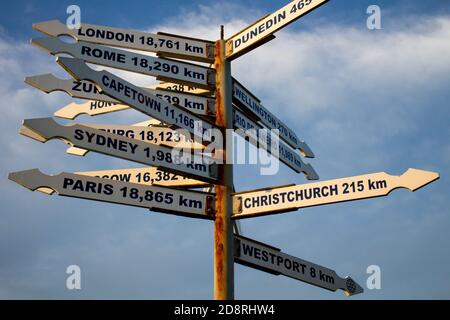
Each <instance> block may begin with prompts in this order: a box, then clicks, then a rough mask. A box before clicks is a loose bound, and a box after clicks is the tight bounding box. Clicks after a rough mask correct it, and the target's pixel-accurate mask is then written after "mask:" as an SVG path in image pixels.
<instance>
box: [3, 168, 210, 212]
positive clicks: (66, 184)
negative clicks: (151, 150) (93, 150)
mask: <svg viewBox="0 0 450 320" xmlns="http://www.w3.org/2000/svg"><path fill="white" fill-rule="evenodd" d="M8 178H9V179H10V180H12V181H14V182H16V183H18V184H20V185H22V186H23V187H25V188H27V189H30V190H32V191H34V190H37V189H42V188H43V190H49V189H52V190H54V191H55V192H57V193H58V194H59V195H60V196H67V197H75V198H82V199H89V200H97V201H103V202H111V203H118V204H125V205H129V206H136V207H143V208H149V209H150V210H153V211H161V212H167V213H173V214H177V215H183V216H189V217H195V218H204V219H213V208H214V196H213V195H212V194H208V193H205V192H198V191H188V190H178V189H171V188H167V187H157V186H144V185H141V184H136V183H128V182H121V181H114V180H110V179H102V178H96V177H88V176H83V175H78V174H72V173H66V172H63V173H60V174H58V175H53V176H51V175H46V174H43V173H42V172H40V171H39V170H38V169H31V170H26V171H19V172H13V173H10V174H9V176H8Z"/></svg>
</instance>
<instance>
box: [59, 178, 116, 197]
mask: <svg viewBox="0 0 450 320" xmlns="http://www.w3.org/2000/svg"><path fill="white" fill-rule="evenodd" d="M63 189H68V190H72V191H81V192H88V193H95V194H104V195H107V196H109V195H112V194H113V192H114V187H113V185H111V184H104V183H97V182H93V181H89V180H88V181H83V180H78V179H77V180H74V179H71V178H64V181H63Z"/></svg>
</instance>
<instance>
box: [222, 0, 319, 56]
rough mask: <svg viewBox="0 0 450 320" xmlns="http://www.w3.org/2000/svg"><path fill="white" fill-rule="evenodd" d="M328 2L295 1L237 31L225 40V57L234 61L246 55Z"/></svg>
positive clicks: (317, 0)
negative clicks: (279, 31) (276, 33)
mask: <svg viewBox="0 0 450 320" xmlns="http://www.w3.org/2000/svg"><path fill="white" fill-rule="evenodd" d="M327 1H328V0H295V1H291V2H290V3H288V4H287V5H285V6H284V7H283V8H281V9H279V10H277V11H275V12H274V13H272V14H269V15H267V16H266V17H264V18H263V19H260V20H258V21H256V22H255V23H254V24H252V25H250V26H248V27H247V28H245V29H243V30H242V31H239V32H238V33H236V34H235V35H233V36H231V37H230V38H229V39H228V40H227V44H226V46H227V51H226V55H227V58H228V59H231V58H232V59H235V58H237V57H239V56H240V55H242V54H245V53H247V52H248V51H250V50H252V49H253V48H255V47H257V46H258V45H259V44H261V43H264V41H265V40H266V39H267V38H268V37H270V36H272V35H273V34H274V33H275V32H276V31H278V30H280V29H281V28H283V27H285V26H287V25H288V24H289V23H291V22H294V21H295V20H297V19H298V18H300V17H302V16H304V15H305V14H307V13H309V12H311V11H312V10H314V9H316V8H318V7H319V6H321V5H323V4H324V3H326V2H327Z"/></svg>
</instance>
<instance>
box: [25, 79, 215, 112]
mask: <svg viewBox="0 0 450 320" xmlns="http://www.w3.org/2000/svg"><path fill="white" fill-rule="evenodd" d="M25 83H27V84H29V85H31V86H33V87H35V88H37V89H39V90H41V91H43V92H45V93H50V92H53V91H63V92H66V93H67V94H69V95H70V96H71V97H74V98H79V99H88V100H92V101H88V102H86V103H83V104H76V103H71V104H69V105H67V106H66V107H64V108H62V109H60V110H58V111H57V112H56V113H55V116H58V117H62V118H65V119H74V118H75V117H77V116H78V115H80V114H83V113H86V114H89V115H99V114H104V113H111V112H116V111H121V110H127V109H130V107H129V106H127V105H124V104H120V102H119V101H118V100H116V99H114V98H111V97H109V96H107V95H104V94H102V93H101V92H100V91H99V90H98V89H97V87H96V86H95V85H94V84H93V83H92V82H89V81H77V80H74V79H67V80H64V79H59V78H57V77H55V76H54V75H52V74H43V75H37V76H31V77H26V78H25ZM158 87H160V85H156V86H153V87H151V88H141V89H143V90H146V91H148V92H150V93H152V94H154V95H156V96H157V97H158V98H161V99H163V100H165V101H167V102H169V103H171V104H173V105H176V106H180V107H183V108H185V109H188V110H190V111H192V112H193V113H196V114H200V115H204V116H212V115H214V114H215V112H216V102H215V100H214V99H212V98H207V97H205V96H199V95H196V94H188V93H181V92H176V91H170V90H165V89H155V88H158Z"/></svg>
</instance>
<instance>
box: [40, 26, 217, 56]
mask: <svg viewBox="0 0 450 320" xmlns="http://www.w3.org/2000/svg"><path fill="white" fill-rule="evenodd" d="M33 29H35V30H38V31H40V32H43V33H45V34H47V35H49V36H54V37H58V36H62V35H68V36H71V37H73V38H74V39H76V40H81V41H85V42H91V43H96V44H104V45H107V46H113V47H121V48H127V49H135V50H142V51H148V52H156V53H158V54H160V55H164V56H170V57H174V58H181V59H188V60H194V61H201V62H210V63H212V62H214V42H212V41H207V40H201V39H194V38H189V37H183V36H179V35H173V34H168V33H161V32H160V33H157V34H153V33H148V32H141V31H135V30H127V29H119V28H111V27H106V26H98V25H93V24H87V23H82V24H81V26H80V28H79V29H69V28H67V26H66V25H65V24H63V23H61V22H59V21H58V20H51V21H45V22H39V23H35V24H33Z"/></svg>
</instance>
